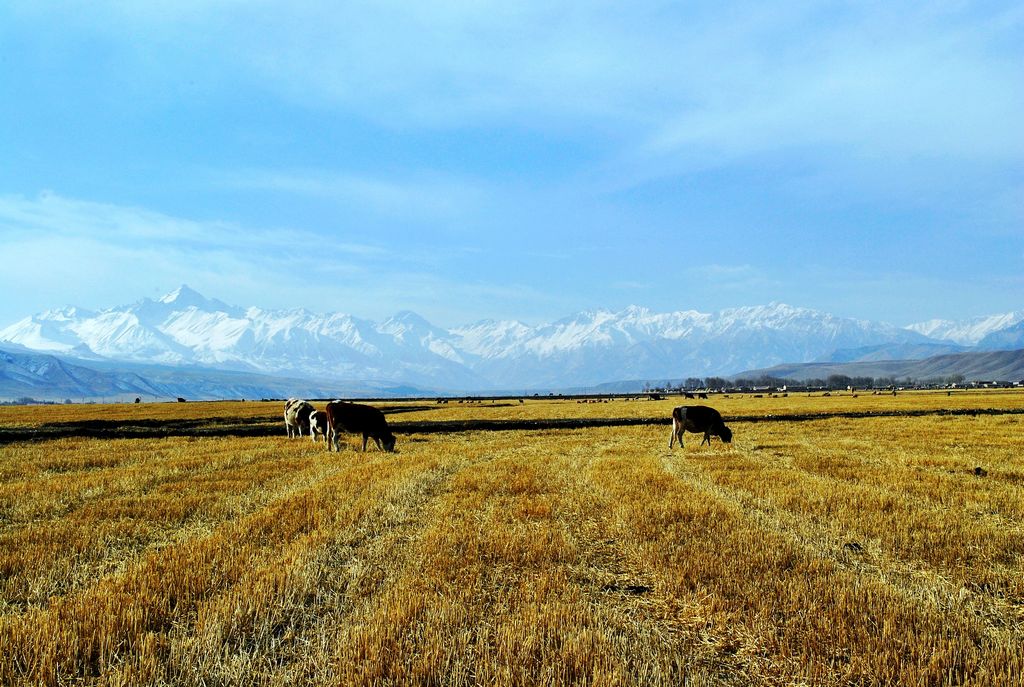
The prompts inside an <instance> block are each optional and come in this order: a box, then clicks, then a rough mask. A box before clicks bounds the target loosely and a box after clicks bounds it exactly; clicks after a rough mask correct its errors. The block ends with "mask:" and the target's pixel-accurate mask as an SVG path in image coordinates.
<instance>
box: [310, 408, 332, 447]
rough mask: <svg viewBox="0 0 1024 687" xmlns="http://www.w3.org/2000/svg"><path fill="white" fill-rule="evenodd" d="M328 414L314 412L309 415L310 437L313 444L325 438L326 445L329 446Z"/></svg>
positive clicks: (318, 411) (321, 411) (319, 411)
mask: <svg viewBox="0 0 1024 687" xmlns="http://www.w3.org/2000/svg"><path fill="white" fill-rule="evenodd" d="M327 432H328V426H327V413H326V412H325V411H323V410H313V411H310V413H309V437H310V439H312V440H313V443H316V442H317V441H319V439H320V437H323V438H324V445H325V446H326V445H327Z"/></svg>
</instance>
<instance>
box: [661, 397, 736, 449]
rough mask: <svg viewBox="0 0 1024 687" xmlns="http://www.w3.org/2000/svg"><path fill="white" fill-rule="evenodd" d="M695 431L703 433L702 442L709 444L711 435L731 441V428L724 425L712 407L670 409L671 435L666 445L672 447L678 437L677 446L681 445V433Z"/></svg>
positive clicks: (726, 441) (719, 415) (727, 441)
mask: <svg viewBox="0 0 1024 687" xmlns="http://www.w3.org/2000/svg"><path fill="white" fill-rule="evenodd" d="M684 432H697V433H701V432H703V433H704V441H701V442H700V444H701V446H703V445H704V442H705V441H706V442H708V446H710V445H711V437H712V436H717V437H721V439H722V441H724V442H725V443H727V444H728V443H729V442H731V441H732V430H731V429H729V428H728V427H726V426H725V422H723V421H722V416H721V414H720V413H719V412H718V411H717V410H715V409H714V408H709V407H708V406H678V407H676V408H673V409H672V436H671V437H670V438H669V440H668V447H669V448H672V445H673V444H674V443H675V440H676V439H679V447H680V448H682V447H683V433H684Z"/></svg>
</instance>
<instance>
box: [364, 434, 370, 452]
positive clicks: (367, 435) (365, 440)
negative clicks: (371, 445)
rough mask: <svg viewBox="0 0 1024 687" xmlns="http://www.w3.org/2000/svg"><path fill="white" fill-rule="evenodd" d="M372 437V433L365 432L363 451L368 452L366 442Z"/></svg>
mask: <svg viewBox="0 0 1024 687" xmlns="http://www.w3.org/2000/svg"><path fill="white" fill-rule="evenodd" d="M369 438H370V435H369V434H367V433H366V432H363V453H366V442H367V440H368V439H369Z"/></svg>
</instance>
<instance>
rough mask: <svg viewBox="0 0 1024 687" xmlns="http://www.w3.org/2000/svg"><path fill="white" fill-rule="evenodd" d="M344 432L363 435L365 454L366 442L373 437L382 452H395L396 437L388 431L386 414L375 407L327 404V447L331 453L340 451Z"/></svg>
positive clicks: (338, 402)
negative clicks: (341, 436)
mask: <svg viewBox="0 0 1024 687" xmlns="http://www.w3.org/2000/svg"><path fill="white" fill-rule="evenodd" d="M342 432H349V433H352V434H362V435H363V452H364V453H365V452H366V442H367V440H368V439H370V438H371V437H372V438H373V440H374V442H376V444H377V448H379V449H380V450H382V451H388V452H391V451H394V450H395V435H394V434H392V433H391V430H390V429H388V421H387V420H386V419H384V413H382V412H380V411H379V410H377V409H376V408H374V407H373V406H366V405H362V404H360V403H347V402H345V401H331V402H330V403H328V404H327V436H328V443H327V447H328V449H329V450H331V451H340V450H341V447H340V442H341V440H340V438H339V435H340V434H341V433H342Z"/></svg>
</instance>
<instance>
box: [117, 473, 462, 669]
mask: <svg viewBox="0 0 1024 687" xmlns="http://www.w3.org/2000/svg"><path fill="white" fill-rule="evenodd" d="M381 460H384V461H386V460H389V459H388V458H383V459H377V460H371V461H370V463H368V465H372V464H373V463H377V462H379V461H381ZM417 465H419V464H417ZM422 467H423V469H422V470H419V471H416V472H414V473H413V475H412V478H411V479H408V480H405V481H399V482H395V483H392V484H390V485H388V486H386V487H384V488H383V489H380V490H377V493H379V496H380V497H379V498H377V499H374V500H373V503H372V504H371V505H370V507H369V508H368V509H367V510H366V511H365V512H364V513H362V514H361V515H360V516H359V518H358V519H357V520H356V521H354V522H353V523H351V524H349V525H348V526H346V527H343V528H329V527H327V528H319V529H318V530H316V531H315V532H312V533H310V534H309V535H307V536H305V537H303V538H301V539H300V540H297V541H296V542H294V543H293V544H291V545H290V546H289V547H288V548H287V549H286V550H285V551H283V552H282V553H281V554H280V555H279V556H278V557H277V558H276V559H274V560H271V561H268V562H267V563H266V564H265V565H264V566H263V567H262V568H261V569H259V570H256V571H254V572H253V573H252V574H251V575H249V576H247V577H246V578H245V579H242V580H240V581H239V582H238V584H236V585H235V586H234V587H232V588H230V589H227V590H225V591H224V592H223V593H222V594H219V595H217V596H216V597H213V598H211V599H209V600H207V601H205V602H204V603H203V604H202V605H201V606H200V608H199V609H198V619H197V620H196V621H195V623H194V624H192V625H186V626H183V627H181V628H178V629H176V630H175V631H173V632H172V634H171V636H170V638H169V642H170V645H171V647H170V651H169V654H170V655H171V656H173V657H174V664H173V665H167V664H166V663H165V665H164V666H163V670H164V671H165V672H164V673H163V674H162V676H161V677H162V678H163V679H166V680H168V681H170V682H173V683H174V684H181V685H189V684H196V685H199V684H205V683H208V682H210V681H213V682H215V683H217V684H225V685H229V684H237V685H246V686H248V685H259V684H296V683H298V684H322V683H324V682H325V680H328V679H329V676H328V675H326V674H325V673H324V667H325V666H326V665H327V664H328V662H329V658H330V656H329V654H328V653H327V651H326V650H327V648H328V647H327V646H326V643H325V638H326V637H329V636H332V635H333V633H334V631H335V630H334V628H336V627H337V626H339V625H342V624H344V623H345V622H346V621H347V619H348V618H349V617H350V616H351V614H352V613H353V612H354V610H355V609H356V608H357V607H358V605H359V604H360V603H362V602H363V600H365V599H367V598H373V597H375V596H376V595H377V593H378V592H379V591H380V589H381V588H383V587H384V586H386V585H387V584H388V582H389V580H390V579H391V578H393V576H394V575H395V570H396V569H397V568H401V567H402V565H401V561H403V560H404V559H405V558H406V557H407V556H408V555H409V547H408V546H407V544H408V542H409V541H410V540H412V539H414V538H415V536H416V534H417V532H418V531H419V530H421V529H422V528H423V527H424V526H425V523H424V521H423V517H422V514H423V512H424V511H425V509H426V508H427V507H428V505H429V503H430V502H431V501H432V500H433V499H434V498H436V496H437V495H438V494H439V493H441V492H443V491H444V490H445V488H446V486H447V484H448V483H449V482H450V481H451V477H452V474H453V473H454V472H455V470H456V469H457V466H456V465H454V464H448V465H445V464H441V463H437V462H428V463H427V464H426V465H423V466H422ZM408 472H409V469H408V468H406V469H405V470H403V474H405V473H408ZM282 575H284V576H285V577H284V579H283V580H282V579H281V577H282ZM268 590H270V591H268ZM261 597H263V598H265V603H263V604H262V606H260V607H253V608H252V609H251V611H250V617H248V618H243V619H242V621H241V622H240V621H239V618H238V617H237V612H236V611H235V610H234V609H235V608H236V607H237V606H238V605H239V604H243V603H248V604H249V605H250V606H253V601H252V599H254V598H261ZM246 600H248V601H246ZM211 649H212V651H211ZM140 672H142V671H141V670H139V669H138V666H136V667H133V668H130V669H128V670H126V671H124V677H125V678H126V680H125V683H126V684H131V683H132V682H133V681H134V679H135V678H137V677H138V675H139V673H140ZM128 678H131V679H128Z"/></svg>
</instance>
